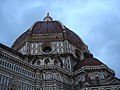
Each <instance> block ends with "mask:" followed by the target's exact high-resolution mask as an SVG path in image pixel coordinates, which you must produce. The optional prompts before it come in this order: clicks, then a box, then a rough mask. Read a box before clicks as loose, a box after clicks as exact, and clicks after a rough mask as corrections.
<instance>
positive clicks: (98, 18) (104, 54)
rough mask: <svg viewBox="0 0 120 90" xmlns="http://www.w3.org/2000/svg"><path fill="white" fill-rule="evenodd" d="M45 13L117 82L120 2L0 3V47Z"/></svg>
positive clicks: (10, 0)
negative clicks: (80, 42) (112, 73)
mask: <svg viewBox="0 0 120 90" xmlns="http://www.w3.org/2000/svg"><path fill="white" fill-rule="evenodd" d="M48 12H49V13H50V16H51V17H52V18H53V19H54V20H60V21H61V22H62V23H63V24H64V25H65V26H67V27H68V28H70V29H71V30H73V31H74V32H76V33H77V34H78V35H79V36H80V37H81V38H82V39H83V41H84V42H85V43H86V44H87V45H88V46H89V49H90V51H91V52H92V53H93V55H94V57H97V58H98V59H100V60H101V61H102V62H104V63H105V64H107V65H108V66H109V67H110V68H112V69H114V70H115V72H116V76H117V77H119V78H120V0H0V43H3V44H5V45H7V46H9V47H11V45H12V43H13V42H14V41H15V39H16V38H17V37H18V36H19V35H20V34H22V33H23V32H25V31H26V30H27V29H28V28H29V27H30V26H31V25H32V24H33V23H34V22H36V21H39V20H43V18H44V17H45V16H46V14H47V13H48Z"/></svg>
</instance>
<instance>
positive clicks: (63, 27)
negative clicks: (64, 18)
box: [55, 20, 65, 29]
mask: <svg viewBox="0 0 120 90" xmlns="http://www.w3.org/2000/svg"><path fill="white" fill-rule="evenodd" d="M55 21H56V22H58V23H59V24H60V25H61V27H62V29H65V26H64V25H63V24H62V22H60V21H58V20H55Z"/></svg>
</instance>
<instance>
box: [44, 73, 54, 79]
mask: <svg viewBox="0 0 120 90" xmlns="http://www.w3.org/2000/svg"><path fill="white" fill-rule="evenodd" d="M52 78H53V75H52V73H47V74H46V75H45V79H46V80H50V79H52Z"/></svg>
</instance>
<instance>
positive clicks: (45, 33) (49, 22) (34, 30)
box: [12, 14, 85, 50]
mask: <svg viewBox="0 0 120 90" xmlns="http://www.w3.org/2000/svg"><path fill="white" fill-rule="evenodd" d="M64 40H68V41H70V42H71V43H73V44H75V45H76V46H78V47H79V48H83V47H84V45H85V44H84V42H83V41H82V39H81V38H80V37H79V36H78V35H77V34H75V33H74V32H73V31H71V30H70V29H68V28H67V27H66V26H64V25H63V24H62V23H61V22H59V21H53V19H52V18H51V17H50V16H49V14H47V16H46V17H45V18H44V19H43V21H37V22H35V23H34V24H33V25H32V27H30V28H29V29H28V30H27V31H26V32H24V33H23V34H22V35H20V36H19V37H18V38H17V39H16V41H15V42H14V44H13V45H12V48H13V49H15V50H19V49H20V47H21V46H22V45H23V44H24V43H26V42H51V41H64Z"/></svg>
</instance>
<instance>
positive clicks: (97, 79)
mask: <svg viewBox="0 0 120 90" xmlns="http://www.w3.org/2000/svg"><path fill="white" fill-rule="evenodd" d="M95 80H96V83H97V85H100V78H99V77H95Z"/></svg>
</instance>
